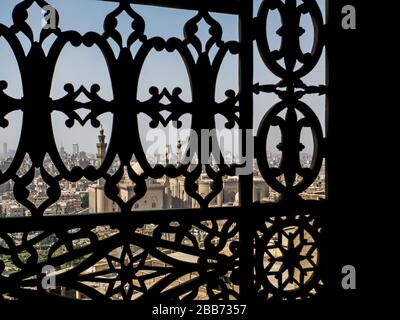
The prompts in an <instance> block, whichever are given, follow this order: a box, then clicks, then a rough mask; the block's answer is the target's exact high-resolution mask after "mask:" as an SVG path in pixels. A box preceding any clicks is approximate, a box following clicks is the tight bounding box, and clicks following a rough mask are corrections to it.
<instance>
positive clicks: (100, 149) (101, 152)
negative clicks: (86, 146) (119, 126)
mask: <svg viewBox="0 0 400 320" xmlns="http://www.w3.org/2000/svg"><path fill="white" fill-rule="evenodd" d="M98 138H99V142H98V143H96V147H97V153H96V158H97V166H98V167H100V166H101V164H102V163H103V161H104V158H105V157H106V149H107V143H105V142H104V141H105V138H106V136H105V135H104V129H103V126H101V129H100V134H99V135H98ZM98 184H99V185H104V179H99V180H98Z"/></svg>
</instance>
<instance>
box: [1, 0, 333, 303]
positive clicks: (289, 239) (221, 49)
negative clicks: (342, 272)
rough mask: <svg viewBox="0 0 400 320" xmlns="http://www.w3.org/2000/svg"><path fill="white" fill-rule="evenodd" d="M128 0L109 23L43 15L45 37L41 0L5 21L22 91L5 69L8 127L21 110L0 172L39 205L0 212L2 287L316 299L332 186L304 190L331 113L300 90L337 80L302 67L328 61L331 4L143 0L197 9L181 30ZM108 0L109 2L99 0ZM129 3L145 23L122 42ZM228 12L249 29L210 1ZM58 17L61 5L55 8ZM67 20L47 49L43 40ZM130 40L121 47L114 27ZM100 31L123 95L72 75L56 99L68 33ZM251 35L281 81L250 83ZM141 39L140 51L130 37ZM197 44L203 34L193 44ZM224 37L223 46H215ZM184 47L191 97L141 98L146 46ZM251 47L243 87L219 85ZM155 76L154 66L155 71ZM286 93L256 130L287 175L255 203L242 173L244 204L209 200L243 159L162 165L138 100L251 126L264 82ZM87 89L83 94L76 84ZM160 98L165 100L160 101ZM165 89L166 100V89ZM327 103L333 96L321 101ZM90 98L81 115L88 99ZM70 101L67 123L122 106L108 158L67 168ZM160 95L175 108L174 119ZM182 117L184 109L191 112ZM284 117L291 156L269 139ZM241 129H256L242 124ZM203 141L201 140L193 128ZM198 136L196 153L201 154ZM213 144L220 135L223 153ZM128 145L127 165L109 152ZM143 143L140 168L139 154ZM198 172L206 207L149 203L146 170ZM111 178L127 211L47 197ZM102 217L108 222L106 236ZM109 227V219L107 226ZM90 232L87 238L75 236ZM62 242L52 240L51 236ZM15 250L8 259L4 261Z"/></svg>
mask: <svg viewBox="0 0 400 320" xmlns="http://www.w3.org/2000/svg"><path fill="white" fill-rule="evenodd" d="M116 2H120V4H119V6H118V7H117V9H115V10H114V11H112V12H111V13H109V14H108V15H107V17H106V19H105V21H104V32H103V33H96V32H89V33H86V34H80V33H78V32H75V31H61V30H60V29H58V28H56V29H43V30H42V31H41V35H40V40H39V41H38V42H34V40H33V36H32V32H31V29H30V27H29V25H28V24H27V23H26V18H27V9H28V8H29V7H30V6H31V5H32V4H33V3H36V4H38V5H39V6H40V7H42V8H43V7H44V6H46V5H47V3H46V2H45V1H42V0H37V1H33V0H25V1H21V2H20V4H18V5H17V6H16V7H15V9H14V11H13V16H12V17H13V25H12V26H10V27H7V26H5V25H1V24H0V38H3V39H5V40H6V41H7V43H8V44H9V45H10V47H11V49H12V52H13V53H14V55H15V57H16V59H17V61H18V65H19V68H20V75H21V79H22V85H23V98H22V99H16V98H12V97H10V96H8V95H7V93H6V92H5V89H6V87H7V83H6V82H5V81H0V89H1V90H0V125H1V126H2V127H6V126H7V125H8V123H7V120H6V119H5V118H4V117H5V116H6V115H7V114H8V113H10V112H12V111H15V110H20V111H22V112H23V124H22V130H21V136H20V140H19V145H18V148H17V150H16V154H15V156H14V158H13V160H12V163H11V164H10V165H9V166H8V168H7V169H6V170H4V171H3V172H1V173H0V184H1V183H4V182H6V181H10V180H11V181H13V186H14V187H13V188H14V189H13V191H14V195H15V199H16V200H17V201H18V202H19V203H21V204H22V205H24V206H25V207H26V208H28V209H29V211H30V213H31V216H29V217H21V218H5V219H2V220H1V221H0V257H1V260H0V297H1V296H2V297H3V298H7V299H8V298H29V297H33V296H42V297H43V298H46V297H49V296H50V295H52V296H53V295H58V296H60V298H61V297H62V296H63V293H65V292H67V291H71V290H73V291H74V292H75V291H76V294H75V297H78V296H79V295H80V297H81V298H89V299H105V298H110V299H126V300H131V299H156V298H164V299H167V300H171V301H176V300H192V299H238V298H244V299H260V300H267V299H271V300H273V299H277V300H280V299H293V300H296V299H306V298H310V297H312V296H315V295H317V294H318V292H319V290H320V288H321V287H322V286H323V280H324V279H323V278H324V277H323V267H321V266H323V263H324V260H323V259H322V258H321V257H323V243H322V241H321V232H323V229H321V228H322V227H323V223H322V217H321V212H322V211H323V209H324V207H323V206H324V205H325V204H324V203H325V202H322V201H312V200H304V199H302V198H301V196H300V195H299V194H301V193H302V192H303V191H305V190H306V189H307V188H308V187H309V186H310V185H311V184H312V183H313V182H314V180H315V179H316V177H317V176H318V174H319V172H320V169H321V165H322V161H323V159H324V148H323V144H324V137H323V131H322V128H321V124H320V121H319V120H318V117H317V116H316V115H315V113H314V111H313V110H312V109H311V108H310V107H309V106H308V105H307V104H306V103H305V102H304V101H302V98H303V97H305V96H306V95H309V94H324V93H325V86H323V85H321V86H308V85H306V84H305V83H304V82H303V81H302V79H303V78H304V77H305V76H307V75H308V74H309V73H310V72H311V71H312V70H313V69H314V67H315V66H316V64H317V62H318V61H319V59H320V57H321V54H322V51H323V48H324V41H325V38H324V22H323V14H322V13H321V9H320V8H319V6H318V4H317V2H316V1H315V0H303V1H296V0H286V1H285V0H264V1H262V4H261V6H260V8H259V10H258V14H257V16H256V17H255V18H253V4H252V1H248V0H232V1H229V0H224V1H222V0H218V1H217V0H212V1H200V0H197V1H194V0H193V1H189V0H188V1H183V0H182V1H178V0H165V1H149V2H148V1H139V0H135V1H131V2H132V3H139V4H151V5H160V6H166V7H172V8H182V9H192V10H196V13H195V14H194V16H193V17H192V18H191V19H190V20H189V21H187V22H186V24H185V25H184V29H183V30H184V37H183V38H182V39H179V38H170V39H163V38H161V37H148V36H147V35H146V32H145V21H144V19H143V18H142V17H141V16H140V15H139V14H138V13H137V12H136V11H135V5H134V4H129V3H128V2H127V1H116ZM99 5H101V3H99ZM275 10H277V12H278V13H279V15H280V16H281V22H282V25H281V27H280V29H279V30H278V32H277V33H278V35H279V36H280V38H281V46H280V48H278V49H276V50H273V49H271V48H270V45H269V42H268V32H267V29H268V23H267V20H268V16H269V13H270V12H271V11H275ZM123 12H125V13H127V14H128V15H129V16H130V17H131V18H132V21H133V23H132V33H131V34H130V36H129V37H128V39H127V43H126V44H125V43H124V42H123V41H122V38H121V35H120V33H119V32H118V30H117V29H116V22H117V20H116V18H117V17H118V16H119V15H120V14H121V13H123ZM210 12H223V13H227V14H233V15H238V16H239V30H240V37H239V41H228V42H225V41H224V40H222V33H223V29H222V27H221V25H220V24H219V23H218V22H217V21H216V20H215V19H214V18H213V17H212V15H210ZM302 16H309V17H311V19H312V22H313V25H314V45H313V47H312V49H311V51H310V52H307V53H304V52H303V51H302V49H301V48H300V42H299V39H300V37H301V36H302V34H303V32H304V30H303V29H302V28H301V27H300V18H301V17H302ZM57 20H58V17H57ZM201 20H203V21H204V22H205V23H206V24H207V25H208V26H209V39H208V40H207V42H206V45H205V47H202V44H201V41H200V39H199V38H198V37H197V35H196V31H197V25H198V23H199V22H200V21H201ZM19 32H22V33H23V34H24V35H26V36H27V38H28V39H29V41H30V45H31V48H30V50H29V53H28V54H27V55H25V53H24V50H23V48H22V45H21V43H20V40H19V38H18V37H17V34H18V33H19ZM50 35H54V36H55V40H54V42H53V43H52V45H51V47H50V49H49V52H48V54H45V53H44V51H43V49H42V44H43V42H44V41H45V40H46V38H47V37H49V36H50ZM110 39H112V40H113V41H114V42H115V43H116V45H117V51H118V52H117V54H115V52H114V51H113V48H112V47H111V46H110V43H109V42H108V40H110ZM69 44H71V45H73V46H75V47H79V46H86V47H93V46H95V47H98V48H100V50H101V53H102V55H103V56H104V59H105V61H106V62H107V66H108V71H109V76H110V79H111V83H112V90H113V99H112V100H111V101H107V100H105V99H103V98H101V97H100V96H99V95H98V92H99V87H98V86H96V85H94V86H92V87H91V88H85V87H80V88H74V87H73V86H72V85H68V84H67V85H66V86H65V91H66V93H65V96H64V97H62V98H60V99H57V100H52V99H51V98H50V89H51V85H52V79H53V74H54V70H55V66H56V63H57V60H58V58H59V56H60V54H61V53H62V50H63V48H64V47H65V46H66V45H69ZM253 44H256V45H257V47H258V51H259V54H260V55H261V57H262V60H263V62H264V63H265V68H267V69H269V70H270V71H271V72H272V73H273V74H274V76H276V77H278V78H279V81H278V82H277V83H262V84H255V85H254V84H253ZM133 45H136V46H137V48H138V49H137V51H136V54H133V53H132V52H133V51H131V50H130V47H131V46H133ZM189 47H191V48H192V50H189ZM212 48H213V49H216V53H215V56H214V58H213V59H211V58H210V50H211V49H212ZM152 50H155V51H157V52H176V53H178V54H179V55H180V57H181V58H182V59H183V61H184V63H185V65H186V68H187V72H188V75H189V79H190V81H191V94H192V101H191V102H186V101H184V100H183V99H181V97H180V93H181V92H180V90H179V89H176V90H174V91H172V92H170V91H168V90H167V89H163V90H160V89H156V88H154V89H152V90H151V92H150V93H151V97H150V98H149V99H148V100H146V101H139V100H138V98H137V86H138V81H139V76H140V70H141V68H142V66H143V64H144V63H145V61H146V57H147V56H148V55H149V52H150V51H152ZM228 53H229V54H232V55H237V56H239V70H240V73H239V78H240V79H239V80H240V85H239V92H238V93H235V92H234V91H228V92H227V93H226V99H225V100H224V101H222V102H217V101H216V99H215V90H216V81H217V77H218V73H219V69H220V66H221V64H222V62H223V60H224V58H225V56H226V55H227V54H228ZM155 76H156V75H155ZM260 92H265V93H273V94H275V95H276V97H277V98H278V99H279V102H278V103H276V104H275V105H274V106H272V107H271V108H270V109H269V111H268V112H267V113H266V114H265V116H264V117H263V119H262V120H261V124H260V126H259V128H258V132H257V134H256V137H255V156H254V158H255V159H256V161H257V163H258V167H259V170H260V172H261V175H262V177H263V178H264V179H265V181H266V182H267V184H268V185H269V186H270V187H271V188H273V189H274V190H276V191H277V192H278V193H279V194H280V195H281V199H280V201H279V202H278V203H265V204H260V203H253V181H252V179H253V177H252V175H251V174H249V175H244V176H241V177H240V180H239V189H240V207H230V208H208V207H209V204H210V202H211V201H212V200H213V199H214V198H215V197H216V196H217V195H218V194H219V193H220V192H221V190H222V188H223V177H224V176H233V175H234V174H235V169H236V168H238V167H240V163H236V164H235V163H234V164H227V163H224V161H221V163H220V164H217V165H211V164H209V165H205V166H204V167H203V168H202V165H201V164H197V165H195V166H194V167H193V166H190V165H189V164H180V165H177V166H175V165H166V166H164V165H160V164H159V165H156V166H152V165H150V163H149V162H148V159H147V157H146V154H145V151H144V150H143V146H142V143H141V141H140V137H139V129H138V115H139V114H140V113H144V114H146V115H148V116H149V117H150V118H151V119H152V126H153V127H156V126H157V125H158V124H159V123H162V124H163V125H166V124H168V123H170V122H172V121H178V120H179V118H180V117H181V116H182V115H184V114H186V113H188V114H190V115H191V129H192V130H193V132H195V133H200V131H201V130H202V129H214V128H215V116H216V115H218V114H221V115H223V116H224V117H225V118H226V119H227V123H226V127H227V128H232V127H233V126H234V125H237V126H238V127H239V128H240V129H251V128H253V94H258V93H260ZM81 94H83V95H85V96H86V97H87V99H88V102H85V103H83V102H78V101H77V97H78V96H79V95H81ZM162 100H163V101H164V102H162ZM165 101H167V103H165ZM321 107H324V106H321ZM80 108H85V109H87V110H88V111H89V113H88V114H87V115H86V117H85V118H84V119H82V118H81V117H80V115H79V114H78V112H77V110H78V109H80ZM53 111H60V112H63V113H64V114H65V115H66V116H67V117H68V120H67V125H70V126H72V125H73V124H74V122H75V121H78V122H79V123H81V124H84V123H86V122H89V121H90V122H91V124H92V125H93V126H95V127H99V125H100V123H99V121H98V119H97V118H98V117H99V116H100V115H102V114H104V113H107V112H109V113H112V115H113V124H112V134H111V138H110V141H109V145H108V149H107V152H106V155H105V158H104V161H103V162H102V163H101V165H100V166H99V167H97V168H95V167H94V166H88V167H86V168H81V167H74V168H72V169H70V168H68V167H67V166H66V165H65V163H64V162H63V161H62V159H61V156H60V154H59V151H58V150H57V147H56V142H55V139H54V136H53V128H52V121H51V113H52V112H53ZM163 111H168V112H169V116H168V117H167V118H166V119H165V118H164V117H163V116H162V114H161V113H162V112H163ZM178 123H179V121H178ZM273 127H276V128H278V129H279V130H280V132H281V143H280V144H279V146H278V149H279V150H280V152H281V154H282V158H281V161H280V164H279V166H277V167H272V166H271V165H270V163H269V161H268V157H267V151H266V150H267V149H266V145H267V143H268V134H269V132H270V130H271V128H273ZM304 128H309V129H310V130H311V132H312V137H313V141H314V149H313V150H314V151H313V157H312V160H311V163H310V166H309V167H306V168H305V167H302V165H301V164H300V152H301V151H302V149H303V145H302V144H301V143H300V136H301V132H302V130H303V129H304ZM243 140H244V136H243ZM189 148H190V142H189ZM201 152H204V151H201V150H198V156H199V158H200V157H201ZM209 154H211V151H210V153H209ZM26 156H28V157H29V159H30V161H31V167H30V169H29V170H27V172H26V173H24V174H23V175H19V172H18V170H19V168H20V166H21V164H22V162H23V160H24V158H25V157H26ZM45 157H49V158H50V159H51V161H52V162H53V164H54V166H55V168H56V169H57V171H58V174H57V175H51V174H49V173H48V172H47V171H46V168H45V166H44V159H45ZM116 157H118V158H119V160H120V166H119V168H118V170H117V171H116V172H113V173H110V172H109V168H110V166H111V165H112V163H113V161H114V159H115V158H116ZM132 157H135V159H136V160H137V161H138V163H139V164H140V167H141V168H142V170H143V172H142V173H138V172H136V171H135V170H134V169H133V168H132V167H131V165H130V161H131V159H132ZM202 169H204V170H205V172H206V173H207V175H208V178H209V179H211V180H213V183H212V188H211V192H210V193H209V194H208V195H205V196H203V195H201V194H199V193H198V186H197V184H196V181H197V180H198V178H199V177H200V175H201V173H202ZM38 170H39V171H40V174H41V176H42V179H43V181H44V182H45V183H46V184H47V185H48V189H47V196H48V199H46V200H45V201H44V202H43V203H42V204H40V205H39V206H36V205H35V204H34V203H33V202H31V200H30V199H29V191H28V189H27V186H28V185H29V184H30V183H31V182H32V180H33V178H34V175H35V172H36V171H38ZM124 170H126V171H127V172H128V175H129V178H130V179H131V180H132V181H133V182H134V184H135V195H134V196H133V197H132V198H131V199H129V200H128V201H126V202H125V201H123V200H122V199H121V198H120V196H119V191H118V188H117V184H118V182H119V181H120V180H121V178H122V176H123V172H124ZM165 175H167V176H169V177H177V176H182V177H184V179H185V184H184V186H185V192H186V193H187V194H188V195H189V196H191V197H193V198H194V199H196V201H197V202H198V203H199V206H200V208H198V209H182V210H156V211H148V212H146V211H136V212H133V213H130V211H131V210H132V207H133V206H134V204H135V203H136V202H137V201H138V200H139V199H140V198H142V197H143V196H144V195H145V194H146V190H147V185H146V180H147V179H149V178H154V179H157V178H161V177H163V176H165ZM83 177H85V178H86V179H89V180H91V181H96V180H99V179H104V186H105V193H106V195H107V196H108V197H109V198H110V199H112V200H113V201H114V202H115V203H117V204H118V206H119V207H120V209H121V212H120V213H119V212H118V213H106V214H86V215H74V216H61V215H60V216H46V215H44V214H43V213H44V211H45V210H46V208H48V207H49V206H51V205H52V204H54V203H55V202H56V201H57V200H58V199H59V197H60V194H61V189H60V181H61V180H62V179H65V180H67V181H72V182H73V181H78V180H79V179H81V178H83ZM104 230H108V232H107V236H104ZM110 230H111V231H110ZM83 239H85V242H84V243H85V245H84V246H78V245H77V243H79V241H82V240H83ZM49 243H50V244H51V245H48V244H49ZM10 264H12V265H13V266H14V269H13V272H8V273H7V266H9V265H10ZM46 265H51V266H54V267H55V269H56V273H57V277H56V283H57V288H56V289H55V290H44V289H43V288H42V285H41V283H42V280H43V277H44V276H45V274H43V273H42V270H43V267H44V266H46Z"/></svg>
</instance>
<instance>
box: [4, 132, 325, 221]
mask: <svg viewBox="0 0 400 320" xmlns="http://www.w3.org/2000/svg"><path fill="white" fill-rule="evenodd" d="M105 138H106V136H105V134H104V130H103V128H101V130H100V132H99V135H98V142H97V144H96V148H97V153H96V155H91V154H89V153H87V152H85V151H79V145H78V144H74V145H73V148H72V149H73V152H72V154H68V153H67V152H66V151H65V148H64V147H63V146H61V147H60V155H61V157H62V159H63V161H64V162H65V163H66V165H67V166H68V167H69V168H72V167H74V166H81V167H86V166H88V165H94V166H99V165H100V164H101V163H102V161H103V160H104V157H105V155H106V152H107V143H106V142H105ZM180 148H181V143H180V141H178V145H177V154H176V155H174V157H176V159H179V158H180V153H181V150H180ZM10 151H12V150H8V148H7V143H3V157H2V159H1V160H0V170H3V171H4V170H5V169H6V168H7V167H8V166H9V165H10V164H11V160H12V156H13V155H12V154H11V155H10ZM4 153H8V156H7V157H4ZM168 157H169V155H168V154H166V155H165V156H164V159H161V157H158V159H159V162H160V163H164V164H165V163H166V162H168ZM178 161H179V160H178ZM269 161H270V165H271V166H277V165H278V164H279V161H280V158H279V156H278V155H274V154H272V153H270V154H269ZM310 162H311V159H310V157H308V156H307V155H304V156H303V159H302V165H303V166H309V165H310ZM30 165H31V164H30V160H29V158H26V159H25V161H24V163H23V164H22V166H21V169H20V173H21V174H24V173H25V172H27V171H28V170H29V168H30ZM131 165H132V168H133V169H134V170H135V172H137V173H140V170H141V168H140V166H139V164H138V163H137V162H135V161H134V160H132V162H131ZM118 166H119V163H118V160H116V161H114V164H113V168H114V170H116V169H117V168H118ZM45 167H46V169H47V170H48V172H49V173H50V174H54V173H55V172H56V169H55V167H54V165H53V164H52V162H51V160H50V159H49V158H45ZM324 171H325V168H324V166H323V167H322V169H321V173H320V175H319V177H318V178H317V179H316V180H315V182H314V183H313V185H312V186H310V187H309V188H308V189H307V190H306V191H305V192H304V193H302V197H303V198H305V199H315V200H317V199H321V198H324V196H325V187H324V185H325V173H324ZM146 183H147V192H146V195H145V196H144V197H143V198H141V199H140V200H139V201H138V202H136V203H135V205H134V206H133V208H132V210H134V211H135V210H152V209H153V210H156V209H168V208H197V207H199V205H198V203H197V201H196V200H195V199H193V198H191V197H190V196H189V195H188V194H187V193H186V192H185V188H184V177H182V176H180V177H177V178H168V177H163V178H161V179H151V178H150V179H147V181H146ZM197 183H198V186H199V189H198V192H199V194H200V195H201V196H205V195H207V194H208V193H210V192H211V183H212V180H211V179H209V178H208V177H207V175H206V174H202V175H201V176H200V178H199V180H198V182H197ZM104 184H105V181H104V179H99V180H97V181H95V182H92V181H89V180H87V179H85V178H83V179H81V180H79V181H77V182H69V181H66V180H62V181H61V182H60V186H61V197H60V199H59V201H57V202H56V203H54V204H53V205H52V206H50V207H49V208H48V209H46V211H45V214H79V213H89V212H90V213H104V212H117V211H119V207H118V205H117V204H116V203H115V202H114V201H112V200H111V199H109V198H108V197H107V196H106V195H105V192H104ZM223 185H224V186H223V191H222V192H221V193H220V194H219V195H217V196H216V197H215V198H214V199H213V200H212V201H211V203H210V206H211V207H213V206H218V207H220V206H236V205H238V199H239V195H238V177H236V176H234V177H228V176H227V177H225V178H224V180H223ZM118 187H119V191H120V194H119V197H120V198H121V199H122V200H123V201H128V200H129V199H130V198H131V197H132V196H133V195H134V183H133V182H132V181H131V179H129V177H128V174H127V172H125V173H124V176H123V178H122V179H121V181H120V182H119V184H118ZM28 189H29V192H30V195H29V200H30V201H31V202H32V203H34V204H35V205H36V206H39V205H40V204H41V203H42V202H43V201H45V200H46V199H47V196H46V191H47V185H46V183H45V182H44V181H43V179H42V178H41V176H40V173H39V172H37V173H36V176H35V178H34V180H33V182H32V183H31V185H29V186H28ZM253 189H254V192H253V200H254V201H255V202H268V201H272V202H274V201H276V200H277V198H278V193H276V192H275V191H274V190H273V189H271V188H269V187H268V186H267V185H266V183H265V182H264V179H263V178H262V177H261V175H260V173H259V171H258V169H257V166H256V164H254V177H253ZM0 214H1V216H3V217H12V216H25V215H29V211H28V210H27V208H25V207H24V206H23V205H21V204H20V203H19V202H17V201H16V200H15V199H14V196H13V182H12V181H8V182H6V183H4V184H2V185H0Z"/></svg>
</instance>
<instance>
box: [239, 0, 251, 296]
mask: <svg viewBox="0 0 400 320" xmlns="http://www.w3.org/2000/svg"><path fill="white" fill-rule="evenodd" d="M252 18H253V0H241V1H240V14H239V40H240V44H241V52H240V58H239V88H240V95H241V97H240V128H241V129H242V130H243V135H242V145H243V146H244V148H243V150H246V141H245V136H246V133H245V130H246V129H251V130H252V129H253V93H252V84H253V36H252ZM251 165H253V164H251ZM239 196H240V198H239V199H240V206H241V207H242V208H243V210H241V215H240V218H239V223H240V274H241V276H240V295H241V297H242V299H244V300H248V301H251V299H252V296H253V294H252V288H253V264H252V261H253V237H252V229H253V228H252V225H251V221H252V220H251V219H249V217H248V214H249V209H250V208H251V205H252V202H253V175H252V174H250V175H242V176H240V177H239Z"/></svg>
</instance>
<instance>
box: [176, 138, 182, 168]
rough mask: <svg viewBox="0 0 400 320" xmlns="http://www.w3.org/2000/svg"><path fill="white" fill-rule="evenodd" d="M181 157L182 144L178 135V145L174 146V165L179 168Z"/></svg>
mask: <svg viewBox="0 0 400 320" xmlns="http://www.w3.org/2000/svg"><path fill="white" fill-rule="evenodd" d="M181 157H182V143H181V139H180V138H179V135H178V143H177V145H176V164H177V165H178V166H179V165H180V164H181Z"/></svg>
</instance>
